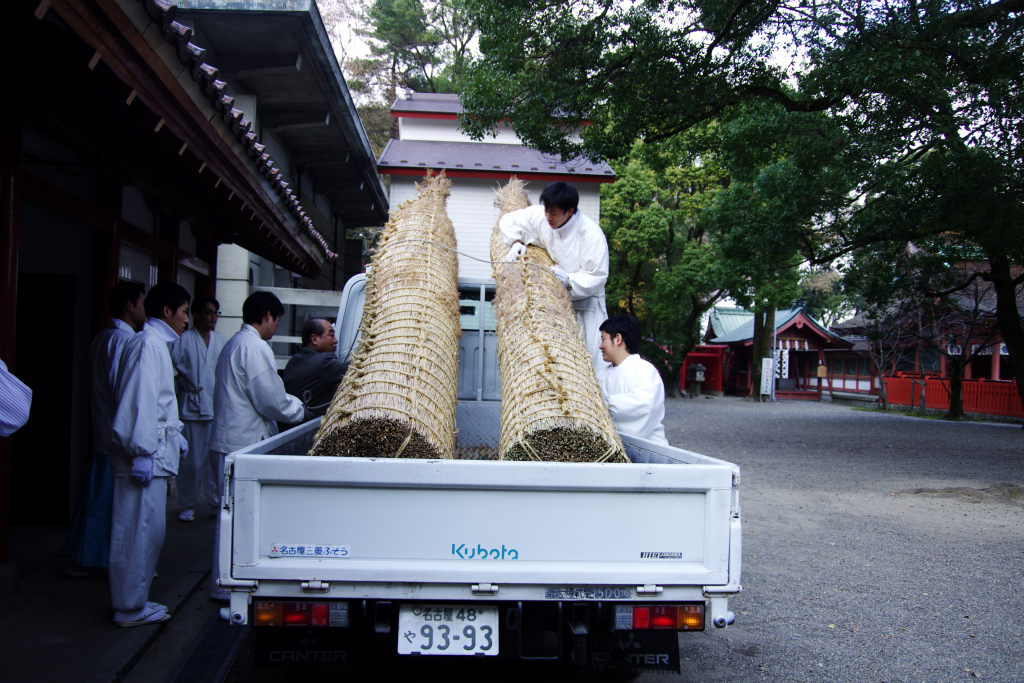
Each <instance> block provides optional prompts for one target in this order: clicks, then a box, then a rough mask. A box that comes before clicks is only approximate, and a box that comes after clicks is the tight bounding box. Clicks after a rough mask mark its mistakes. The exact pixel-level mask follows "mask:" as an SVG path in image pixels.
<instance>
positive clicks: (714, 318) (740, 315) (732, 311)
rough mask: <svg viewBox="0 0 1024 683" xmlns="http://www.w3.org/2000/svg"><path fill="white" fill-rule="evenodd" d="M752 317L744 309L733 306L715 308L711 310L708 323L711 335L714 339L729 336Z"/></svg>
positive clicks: (751, 314) (752, 315)
mask: <svg viewBox="0 0 1024 683" xmlns="http://www.w3.org/2000/svg"><path fill="white" fill-rule="evenodd" d="M753 317H754V314H753V313H751V312H750V311H748V310H747V309H745V308H736V307H733V306H715V307H714V308H712V309H711V314H710V319H709V321H708V324H709V326H710V327H711V333H712V334H713V335H714V336H716V337H721V336H722V335H726V334H729V333H730V332H732V331H733V330H735V329H736V328H737V327H739V326H740V325H742V324H743V323H745V322H747V321H748V320H750V319H751V318H753Z"/></svg>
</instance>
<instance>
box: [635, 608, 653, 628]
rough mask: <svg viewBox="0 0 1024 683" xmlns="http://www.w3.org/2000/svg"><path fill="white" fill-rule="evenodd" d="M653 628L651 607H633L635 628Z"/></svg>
mask: <svg viewBox="0 0 1024 683" xmlns="http://www.w3.org/2000/svg"><path fill="white" fill-rule="evenodd" d="M650 627H651V608H650V607H640V606H635V607H633V628H650Z"/></svg>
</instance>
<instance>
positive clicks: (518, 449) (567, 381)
mask: <svg viewBox="0 0 1024 683" xmlns="http://www.w3.org/2000/svg"><path fill="white" fill-rule="evenodd" d="M528 205H529V201H528V199H527V197H526V192H525V189H524V183H523V182H522V181H520V180H518V179H516V178H513V179H512V180H511V181H509V183H508V185H506V186H505V187H504V188H502V189H501V190H500V191H499V192H498V194H497V197H496V199H495V206H497V207H498V208H499V209H500V210H501V214H502V215H504V214H505V213H508V212H509V211H514V210H516V209H521V208H526V207H527V206H528ZM507 251H508V246H507V245H506V244H505V241H504V239H503V237H502V234H501V230H500V229H499V228H498V226H497V225H495V227H494V230H493V231H492V233H491V242H490V257H491V261H492V263H494V264H495V268H494V278H495V280H496V281H497V292H496V294H495V297H494V309H495V314H496V317H497V324H498V367H499V369H500V372H501V381H502V389H501V400H502V406H501V437H500V444H499V449H498V450H499V453H500V458H501V459H502V460H543V461H571V462H628V460H627V459H626V455H625V450H624V449H623V446H622V442H621V440H620V439H619V435H618V433H617V432H616V431H615V425H614V423H613V422H612V420H611V417H610V416H609V415H608V409H607V407H606V406H605V404H604V400H603V398H602V397H601V388H600V385H599V384H598V382H597V377H596V375H595V374H594V366H593V364H592V363H591V360H590V354H589V353H588V352H587V349H586V345H585V344H584V342H583V337H582V335H581V333H580V330H579V325H578V324H577V322H576V315H575V313H574V312H573V310H572V301H571V300H570V298H569V294H568V292H566V290H565V287H563V286H562V285H561V283H559V282H558V280H557V279H556V278H555V277H554V275H553V274H552V273H551V266H552V265H553V263H554V262H553V261H552V260H551V258H550V257H549V256H548V254H547V252H546V251H545V250H543V249H541V248H538V247H535V246H527V249H526V254H525V255H524V256H523V257H521V258H520V259H519V260H517V261H515V262H514V263H507V262H506V261H505V260H504V257H505V255H506V253H507Z"/></svg>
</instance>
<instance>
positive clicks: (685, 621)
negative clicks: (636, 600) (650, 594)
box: [615, 604, 704, 631]
mask: <svg viewBox="0 0 1024 683" xmlns="http://www.w3.org/2000/svg"><path fill="white" fill-rule="evenodd" d="M615 629H616V630H619V631H646V630H662V631H703V630H704V605H703V604H695V605H616V606H615Z"/></svg>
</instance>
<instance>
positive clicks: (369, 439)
mask: <svg viewBox="0 0 1024 683" xmlns="http://www.w3.org/2000/svg"><path fill="white" fill-rule="evenodd" d="M450 188H451V181H449V180H448V179H447V178H446V177H445V176H444V173H441V174H440V175H438V176H430V175H428V176H427V178H426V180H425V181H424V182H423V184H422V185H420V186H419V194H418V195H417V196H416V197H415V198H414V199H411V200H409V201H407V202H405V203H403V204H402V205H401V206H399V207H398V209H397V210H396V211H395V212H394V213H393V214H392V216H391V220H390V221H388V224H387V226H385V228H384V231H383V233H382V234H381V240H380V246H379V248H378V251H377V255H376V256H375V257H374V259H373V263H372V266H373V267H372V269H371V270H370V275H369V276H368V277H367V279H366V303H365V305H364V307H363V319H362V322H361V324H360V332H361V338H360V341H359V348H358V349H357V350H356V353H355V354H354V355H353V357H352V361H351V363H350V365H349V369H348V372H347V373H346V375H345V378H344V379H343V380H342V382H341V386H340V387H338V391H337V393H336V394H335V396H334V400H333V401H331V406H330V408H329V409H328V410H327V414H326V415H325V416H324V420H323V423H322V424H321V426H320V430H319V431H318V432H317V435H316V438H315V440H314V442H313V448H312V450H311V451H310V455H334V456H366V457H403V458H452V457H453V456H454V453H455V405H456V379H457V374H458V367H459V295H458V281H457V280H458V258H457V256H456V254H455V251H454V250H455V230H454V229H453V227H452V223H451V221H450V220H449V219H448V214H447V211H446V210H445V202H446V200H447V198H448V193H449V190H450Z"/></svg>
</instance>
